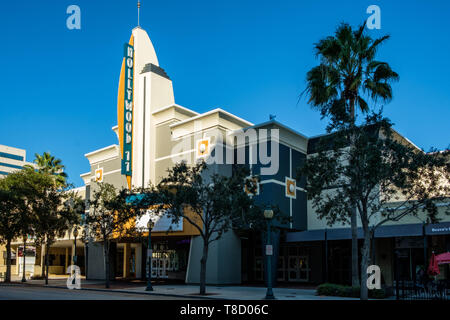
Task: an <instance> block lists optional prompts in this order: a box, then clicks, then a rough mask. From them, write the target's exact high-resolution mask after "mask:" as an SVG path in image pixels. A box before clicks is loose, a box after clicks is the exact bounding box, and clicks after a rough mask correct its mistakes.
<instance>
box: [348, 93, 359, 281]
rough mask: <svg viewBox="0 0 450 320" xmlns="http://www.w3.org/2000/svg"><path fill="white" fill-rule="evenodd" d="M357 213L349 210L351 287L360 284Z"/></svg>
mask: <svg viewBox="0 0 450 320" xmlns="http://www.w3.org/2000/svg"><path fill="white" fill-rule="evenodd" d="M350 117H351V121H352V122H354V121H355V100H354V99H352V100H350ZM354 145H355V137H354V135H352V136H351V137H350V148H353V147H354ZM350 183H351V182H350ZM357 217H358V215H357V213H356V207H353V208H352V211H351V219H350V222H351V229H352V287H353V288H356V287H359V286H360V282H359V270H358V218H357Z"/></svg>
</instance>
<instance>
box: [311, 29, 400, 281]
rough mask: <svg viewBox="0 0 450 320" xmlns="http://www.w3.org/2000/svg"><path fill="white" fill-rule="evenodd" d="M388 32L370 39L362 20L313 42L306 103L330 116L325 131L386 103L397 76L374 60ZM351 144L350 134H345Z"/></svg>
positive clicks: (355, 242)
mask: <svg viewBox="0 0 450 320" xmlns="http://www.w3.org/2000/svg"><path fill="white" fill-rule="evenodd" d="M388 39H389V36H388V35H385V36H383V37H380V38H377V39H372V38H371V37H370V36H369V35H367V34H366V33H365V23H363V24H362V25H361V26H360V27H359V28H358V29H356V30H353V29H352V27H351V26H350V25H348V24H346V23H342V24H341V25H339V27H338V28H337V30H336V32H335V34H334V35H333V36H328V37H326V38H324V39H322V40H320V41H319V42H318V43H316V44H315V45H314V49H315V53H316V56H318V57H319V58H320V64H319V65H318V66H316V67H314V68H312V69H311V70H310V71H309V72H308V73H307V75H306V82H307V86H306V89H305V91H304V93H306V94H307V95H308V103H309V104H310V105H311V106H312V107H314V108H316V109H318V110H319V111H320V113H321V114H322V117H330V118H331V121H330V124H329V126H328V128H327V130H328V132H330V131H331V130H333V129H335V128H336V126H340V125H342V124H344V123H346V124H352V123H354V122H355V120H356V112H355V111H356V108H359V109H360V110H361V111H362V112H368V111H369V109H370V107H369V102H368V101H369V100H368V99H370V100H372V101H374V102H377V101H378V100H381V101H382V102H389V101H390V100H391V99H392V88H391V85H390V84H391V83H392V82H393V81H397V80H398V79H399V76H398V74H397V73H396V72H394V71H393V70H392V69H391V67H390V66H389V64H388V63H386V62H382V61H378V60H376V53H377V51H378V49H379V46H380V45H381V44H382V43H384V42H385V41H386V40H388ZM349 139H350V145H351V146H352V145H353V141H352V140H353V139H352V137H349ZM350 210H351V229H352V286H354V287H356V286H359V278H358V239H357V233H356V230H357V222H356V217H357V216H356V210H355V208H350Z"/></svg>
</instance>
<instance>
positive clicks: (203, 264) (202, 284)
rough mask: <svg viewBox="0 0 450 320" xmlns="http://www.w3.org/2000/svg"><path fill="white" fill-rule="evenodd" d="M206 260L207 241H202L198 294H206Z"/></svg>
mask: <svg viewBox="0 0 450 320" xmlns="http://www.w3.org/2000/svg"><path fill="white" fill-rule="evenodd" d="M207 260H208V241H206V240H204V241H203V255H202V259H201V260H200V294H202V295H204V294H206V261H207Z"/></svg>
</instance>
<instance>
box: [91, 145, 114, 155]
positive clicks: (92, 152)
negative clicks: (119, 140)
mask: <svg viewBox="0 0 450 320" xmlns="http://www.w3.org/2000/svg"><path fill="white" fill-rule="evenodd" d="M117 147H118V146H117V144H112V145H110V146H107V147H104V148H101V149H98V150H94V151H91V152H89V153H86V154H85V155H84V156H85V157H90V156H92V155H94V154H96V153H99V152H101V151H105V150H108V149H113V148H114V149H115V148H117Z"/></svg>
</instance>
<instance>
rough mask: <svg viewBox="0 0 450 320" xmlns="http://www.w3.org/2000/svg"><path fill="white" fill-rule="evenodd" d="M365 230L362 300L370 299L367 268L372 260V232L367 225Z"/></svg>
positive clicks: (362, 259)
mask: <svg viewBox="0 0 450 320" xmlns="http://www.w3.org/2000/svg"><path fill="white" fill-rule="evenodd" d="M363 228H364V244H363V248H362V257H361V292H360V298H361V300H367V299H368V298H369V289H368V288H367V279H368V276H367V267H368V266H369V260H370V240H371V238H372V235H371V232H370V230H369V228H368V226H367V223H365V225H364V226H363Z"/></svg>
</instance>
